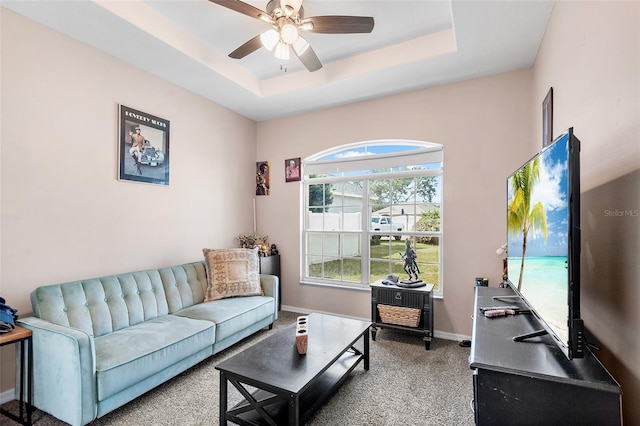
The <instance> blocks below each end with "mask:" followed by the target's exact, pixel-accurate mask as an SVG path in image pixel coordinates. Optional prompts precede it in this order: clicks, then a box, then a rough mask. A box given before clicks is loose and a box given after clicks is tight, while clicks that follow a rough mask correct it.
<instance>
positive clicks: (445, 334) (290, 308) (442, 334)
mask: <svg viewBox="0 0 640 426" xmlns="http://www.w3.org/2000/svg"><path fill="white" fill-rule="evenodd" d="M281 308H282V310H283V311H289V312H300V313H301V314H311V313H313V312H317V313H320V314H327V315H337V316H339V317H344V318H352V319H358V320H362V321H369V320H370V318H361V317H353V316H349V315H339V314H336V313H334V312H323V311H311V310H309V309H303V308H298V307H296V306H288V305H282V306H281ZM433 337H437V338H438V339H444V340H455V341H456V342H460V341H462V340H470V339H471V336H465V335H462V334H455V333H448V332H446V331H438V330H434V331H433Z"/></svg>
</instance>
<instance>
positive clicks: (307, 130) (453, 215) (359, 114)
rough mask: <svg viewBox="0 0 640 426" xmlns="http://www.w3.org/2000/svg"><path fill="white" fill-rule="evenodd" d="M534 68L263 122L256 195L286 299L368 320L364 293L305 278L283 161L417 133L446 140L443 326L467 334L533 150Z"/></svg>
mask: <svg viewBox="0 0 640 426" xmlns="http://www.w3.org/2000/svg"><path fill="white" fill-rule="evenodd" d="M530 84H531V70H524V71H516V72H511V73H506V74H500V75H496V76H492V77H486V78H482V79H477V80H473V81H467V82H462V83H458V84H452V85H447V86H442V87H436V88H431V89H426V90H421V91H416V92H412V93H407V94H403V95H398V96H392V97H388V98H384V99H379V100H372V101H368V102H362V103H358V104H356V105H349V106H344V107H340V108H333V109H328V110H324V111H319V112H314V113H308V114H303V115H299V116H296V117H291V118H284V119H281V120H271V121H268V122H262V123H259V124H258V158H259V159H261V160H271V161H272V163H273V165H274V166H275V167H273V172H272V182H271V188H272V191H271V194H272V195H271V196H270V197H261V198H259V199H258V200H257V203H258V211H259V212H260V220H261V223H260V225H259V227H258V228H259V230H261V231H262V232H264V233H267V234H268V235H269V239H270V241H273V242H276V243H277V244H278V247H279V248H280V251H281V253H282V260H281V264H282V268H283V270H282V274H283V276H282V282H283V286H282V287H283V290H282V291H283V294H282V303H283V304H284V305H287V306H295V307H303V308H305V309H309V310H317V311H326V312H336V313H339V314H343V315H350V316H356V317H364V318H367V317H369V316H370V309H371V302H370V294H369V292H368V291H357V290H343V289H334V288H326V287H317V286H310V285H301V284H300V271H299V263H300V262H299V258H300V240H299V238H300V236H299V234H300V233H299V232H298V230H299V229H300V226H301V224H300V209H299V206H300V197H301V188H300V184H299V183H285V181H284V160H285V159H286V158H291V157H302V158H305V157H307V156H310V155H312V154H314V153H317V152H319V151H322V150H325V149H328V148H330V147H334V146H338V145H341V144H346V143H352V142H358V141H365V140H372V139H388V138H401V139H416V140H423V141H429V142H437V143H440V144H442V145H443V146H444V183H443V187H444V196H443V204H444V212H443V229H444V234H445V237H444V241H443V247H444V271H443V277H444V284H443V288H444V299H443V300H438V301H437V302H436V306H435V329H436V331H437V332H444V333H450V334H454V335H458V336H469V335H470V333H471V319H470V315H471V312H472V310H473V294H474V293H473V286H474V277H476V276H486V277H489V279H490V284H491V285H493V286H496V285H497V284H498V282H499V280H500V276H501V273H502V261H501V259H500V258H499V257H498V256H496V254H495V251H496V249H497V248H498V247H499V246H500V245H502V244H503V243H504V241H505V238H506V225H505V221H504V216H505V215H504V210H505V206H506V198H505V188H506V176H507V175H508V174H509V173H510V172H511V171H513V169H515V168H516V167H517V166H518V165H520V163H522V162H523V161H524V160H525V159H526V155H527V154H526V153H527V152H528V149H529V135H530V134H531V130H530V122H531V120H530V117H531V115H532V111H531V104H532V102H531V96H530V94H531V86H530Z"/></svg>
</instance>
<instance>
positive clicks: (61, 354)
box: [16, 262, 279, 426]
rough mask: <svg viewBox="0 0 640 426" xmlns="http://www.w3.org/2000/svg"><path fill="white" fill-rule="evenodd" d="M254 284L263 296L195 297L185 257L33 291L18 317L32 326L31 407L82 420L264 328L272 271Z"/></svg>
mask: <svg viewBox="0 0 640 426" xmlns="http://www.w3.org/2000/svg"><path fill="white" fill-rule="evenodd" d="M260 284H261V286H262V288H263V291H264V296H247V297H234V298H228V299H221V300H216V301H212V302H204V294H205V290H206V288H207V277H206V269H205V264H204V262H194V263H187V264H184V265H179V266H174V267H168V268H161V269H151V270H146V271H139V272H132V273H126V274H119V275H112V276H108V277H103V278H95V279H90V280H85V281H75V282H69V283H64V284H57V285H49V286H44V287H39V288H37V289H35V290H34V291H33V292H32V293H31V304H32V306H33V312H34V314H33V315H34V316H32V317H25V318H21V319H20V320H19V321H18V323H19V324H20V325H21V326H23V327H25V328H28V329H30V330H32V332H33V367H34V376H33V377H34V380H33V382H34V383H33V389H34V394H33V403H34V405H35V406H36V407H37V408H39V409H41V410H43V411H46V412H48V413H50V414H51V415H53V416H55V417H57V418H58V419H60V420H63V421H65V422H67V423H69V424H71V425H74V426H75V425H84V424H87V423H89V422H91V421H92V420H94V419H96V418H98V417H102V416H104V415H105V414H107V413H109V412H110V411H112V410H114V409H116V408H118V407H120V406H122V405H124V404H126V403H127V402H129V401H131V400H133V399H135V398H137V397H138V396H140V395H142V394H143V393H145V392H147V391H149V390H150V389H153V388H154V387H156V386H158V385H159V384H161V383H163V382H165V381H167V380H168V379H170V378H172V377H174V376H176V375H177V374H179V373H181V372H183V371H185V370H186V369H188V368H189V367H191V366H193V365H195V364H197V363H198V362H200V361H202V360H204V359H206V358H207V357H209V356H211V355H212V354H214V353H217V352H219V351H221V350H223V349H225V348H227V347H229V346H231V345H233V344H234V343H236V342H238V341H240V340H242V339H244V338H245V337H247V336H249V335H251V334H253V333H255V332H257V331H258V330H260V329H262V328H265V327H271V325H272V324H273V322H274V321H275V320H276V319H277V317H278V304H277V300H278V291H279V288H278V286H279V282H278V277H275V276H272V275H260ZM17 374H18V375H19V374H20V372H18V373H17ZM17 392H19V389H18V386H16V393H17Z"/></svg>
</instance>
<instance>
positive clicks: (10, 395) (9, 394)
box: [0, 389, 15, 404]
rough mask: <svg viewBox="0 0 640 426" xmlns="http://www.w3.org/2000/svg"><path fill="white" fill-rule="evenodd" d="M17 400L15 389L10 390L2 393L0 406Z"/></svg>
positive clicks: (0, 394)
mask: <svg viewBox="0 0 640 426" xmlns="http://www.w3.org/2000/svg"><path fill="white" fill-rule="evenodd" d="M14 399H15V389H9V390H6V391H4V392H2V393H0V404H4V403H5V402H9V401H13V400H14Z"/></svg>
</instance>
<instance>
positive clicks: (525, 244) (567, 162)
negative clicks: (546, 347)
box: [507, 128, 585, 359]
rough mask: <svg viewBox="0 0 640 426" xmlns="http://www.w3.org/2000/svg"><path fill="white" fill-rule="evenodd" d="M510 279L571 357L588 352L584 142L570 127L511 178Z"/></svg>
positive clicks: (508, 240) (509, 191) (509, 182)
mask: <svg viewBox="0 0 640 426" xmlns="http://www.w3.org/2000/svg"><path fill="white" fill-rule="evenodd" d="M507 194H508V198H507V200H508V202H507V235H508V239H507V276H508V283H509V285H510V286H511V287H512V288H513V289H514V291H515V292H516V294H517V295H518V296H520V297H521V298H522V299H523V300H524V302H525V303H526V304H527V306H528V308H529V309H530V310H531V312H532V313H533V314H534V315H535V316H536V317H537V318H538V319H539V320H540V324H541V325H542V327H543V328H542V329H540V330H538V331H535V332H533V333H528V334H526V335H522V336H516V337H514V340H516V341H521V340H525V339H528V338H531V337H534V336H540V335H543V334H549V335H551V337H552V338H553V340H554V341H555V343H556V344H557V345H558V346H559V347H560V348H561V350H562V351H563V352H564V354H565V355H566V356H567V357H568V358H569V359H572V358H582V357H584V352H585V339H584V326H583V322H582V319H581V318H580V141H579V140H578V138H576V136H575V135H574V134H573V128H570V129H568V130H567V131H566V132H564V133H563V134H562V135H560V136H559V137H558V138H556V139H555V140H554V141H553V142H552V143H551V144H550V145H548V146H547V147H545V148H544V149H542V151H540V152H539V153H538V154H536V155H535V156H534V157H533V158H531V159H530V160H529V161H527V162H526V163H525V164H524V165H523V166H522V167H520V168H518V169H517V170H516V171H515V172H514V173H513V174H511V175H510V176H509V178H508V179H507Z"/></svg>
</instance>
